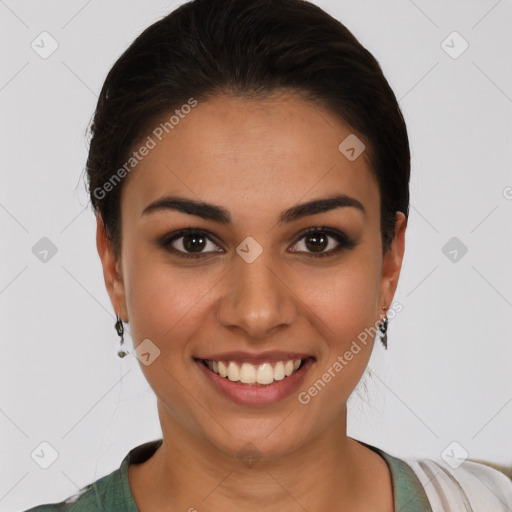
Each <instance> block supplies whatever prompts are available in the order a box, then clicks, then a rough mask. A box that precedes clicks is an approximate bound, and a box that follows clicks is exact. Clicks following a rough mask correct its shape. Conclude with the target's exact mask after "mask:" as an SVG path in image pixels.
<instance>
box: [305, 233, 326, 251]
mask: <svg viewBox="0 0 512 512" xmlns="http://www.w3.org/2000/svg"><path fill="white" fill-rule="evenodd" d="M326 238H327V237H326V236H324V235H316V234H315V235H308V236H307V238H306V245H308V249H311V250H312V251H313V252H321V251H322V250H324V249H325V241H326ZM308 240H309V242H311V241H312V242H313V245H312V247H310V246H309V244H308ZM320 240H322V241H320Z"/></svg>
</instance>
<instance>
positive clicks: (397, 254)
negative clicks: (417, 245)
mask: <svg viewBox="0 0 512 512" xmlns="http://www.w3.org/2000/svg"><path fill="white" fill-rule="evenodd" d="M406 227H407V218H406V217H405V215H404V214H403V212H396V216H395V236H394V238H393V242H392V244H391V248H390V249H389V251H388V252H387V253H386V254H385V255H384V258H383V262H382V277H381V282H380V302H379V308H381V307H382V306H387V307H388V308H389V307H390V305H391V303H392V301H393V297H394V295H395V291H396V287H397V285H398V278H399V276H400V270H401V268H402V260H403V257H404V251H405V228H406ZM382 313H383V310H382V309H380V310H379V311H378V314H380V315H382Z"/></svg>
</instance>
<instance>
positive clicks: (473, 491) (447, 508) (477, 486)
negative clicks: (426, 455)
mask: <svg viewBox="0 0 512 512" xmlns="http://www.w3.org/2000/svg"><path fill="white" fill-rule="evenodd" d="M404 462H406V463H407V464H408V465H409V466H410V467H411V468H412V469H413V471H414V472H415V473H416V476H417V477H418V479H419V480H420V482H421V484H422V485H423V487H424V489H425V493H426V495H427V498H428V500H429V502H430V506H431V507H432V512H512V480H511V479H510V478H508V477H507V476H506V475H504V474H503V473H501V472H500V471H498V470H497V469H494V468H491V467H489V466H486V465H485V464H480V463H477V462H472V461H467V460H466V461H464V462H463V463H462V464H461V465H460V466H459V467H457V468H452V467H451V466H450V465H449V464H447V463H446V462H445V461H444V460H443V459H437V460H433V459H414V460H413V459H404Z"/></svg>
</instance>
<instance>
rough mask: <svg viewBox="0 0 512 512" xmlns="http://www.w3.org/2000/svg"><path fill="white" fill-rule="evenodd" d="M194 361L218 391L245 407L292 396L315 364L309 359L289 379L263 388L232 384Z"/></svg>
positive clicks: (199, 361) (286, 378)
mask: <svg viewBox="0 0 512 512" xmlns="http://www.w3.org/2000/svg"><path fill="white" fill-rule="evenodd" d="M194 361H195V363H196V364H197V365H198V367H199V369H200V370H201V371H202V372H203V374H204V375H205V376H206V377H207V378H208V380H209V381H210V382H211V383H212V384H213V386H214V387H215V388H216V389H217V390H219V391H220V392H221V393H223V394H224V395H225V396H227V397H229V398H231V400H233V401H234V402H236V403H238V404H243V405H268V404H274V403H276V402H279V401H280V400H283V399H284V398H286V397H287V396H290V395H291V394H292V393H294V392H295V391H297V389H298V388H299V386H300V385H301V384H302V381H303V380H304V377H305V376H306V372H307V371H308V370H309V368H310V367H311V366H312V365H313V363H314V360H313V359H307V360H306V361H305V362H304V364H303V365H302V367H301V368H299V369H298V370H297V371H296V372H294V373H292V374H291V375H290V376H289V377H285V378H284V379H282V380H277V381H274V382H273V383H272V384H269V385H264V386H262V385H261V384H259V385H250V384H242V383H240V382H232V381H230V380H229V379H228V378H227V377H221V376H220V375H217V374H216V373H214V372H212V371H211V370H210V369H208V368H207V367H206V366H205V365H204V363H203V362H202V361H201V360H199V359H195V360H194Z"/></svg>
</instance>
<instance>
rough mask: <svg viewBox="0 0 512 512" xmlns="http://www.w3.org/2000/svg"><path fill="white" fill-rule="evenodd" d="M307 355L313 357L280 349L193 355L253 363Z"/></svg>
mask: <svg viewBox="0 0 512 512" xmlns="http://www.w3.org/2000/svg"><path fill="white" fill-rule="evenodd" d="M308 357H313V358H314V356H313V355H311V354H305V353H299V352H284V351H281V350H271V351H267V352H260V353H258V354H254V353H250V352H243V351H236V352H235V351H232V352H222V353H218V354H208V355H204V356H194V358H195V359H207V360H209V361H239V362H244V363H253V364H260V363H266V362H274V361H289V360H290V359H307V358H308Z"/></svg>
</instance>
